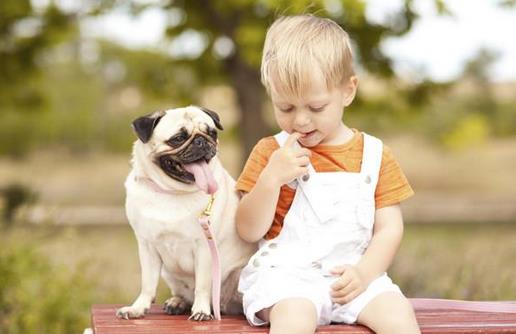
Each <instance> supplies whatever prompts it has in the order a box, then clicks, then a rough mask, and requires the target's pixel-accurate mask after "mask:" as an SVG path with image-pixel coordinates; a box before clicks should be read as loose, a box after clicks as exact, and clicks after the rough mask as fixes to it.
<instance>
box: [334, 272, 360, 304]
mask: <svg viewBox="0 0 516 334" xmlns="http://www.w3.org/2000/svg"><path fill="white" fill-rule="evenodd" d="M331 273H332V274H333V275H336V276H340V277H339V278H338V279H337V280H336V281H335V282H334V283H333V284H332V285H331V288H332V291H331V292H330V296H331V300H332V301H333V302H334V303H338V304H347V303H349V302H350V301H352V300H353V299H355V297H357V296H358V295H359V294H361V293H362V292H364V291H365V289H366V287H367V285H366V282H365V280H364V279H363V278H362V276H361V274H360V272H359V271H358V269H357V268H356V267H354V266H350V265H344V266H337V267H335V268H333V269H332V270H331Z"/></svg>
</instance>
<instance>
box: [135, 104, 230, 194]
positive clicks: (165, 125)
mask: <svg viewBox="0 0 516 334" xmlns="http://www.w3.org/2000/svg"><path fill="white" fill-rule="evenodd" d="M133 129H134V131H135V132H136V135H137V136H138V139H139V140H140V141H141V142H142V143H143V144H144V145H145V146H146V148H147V149H146V151H147V152H148V158H149V159H151V160H152V161H153V162H154V164H155V165H156V166H157V167H158V168H160V169H161V170H162V171H163V173H165V174H166V175H167V176H168V177H170V178H172V179H174V180H175V181H178V182H180V183H183V184H194V183H195V184H196V185H197V186H198V187H199V188H200V189H201V190H204V191H205V192H206V193H210V194H211V193H214V192H215V191H216V190H217V184H216V182H215V180H214V177H213V175H212V172H211V170H210V168H209V167H208V164H209V162H210V161H211V159H212V158H213V157H214V156H215V155H216V154H217V142H218V141H217V130H222V129H223V128H222V125H221V124H220V119H219V116H218V115H217V113H215V112H214V111H211V110H208V109H206V108H202V107H196V106H189V107H186V108H177V109H169V110H166V111H157V112H154V113H152V114H149V115H146V116H142V117H139V118H137V119H136V120H135V121H134V122H133Z"/></svg>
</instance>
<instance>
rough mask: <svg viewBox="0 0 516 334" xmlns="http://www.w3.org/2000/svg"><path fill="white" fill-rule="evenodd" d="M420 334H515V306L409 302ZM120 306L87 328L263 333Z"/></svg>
mask: <svg viewBox="0 0 516 334" xmlns="http://www.w3.org/2000/svg"><path fill="white" fill-rule="evenodd" d="M410 301H411V302H412V304H413V305H414V308H415V310H416V316H417V320H418V322H419V326H420V327H421V331H422V333H497V334H498V333H516V302H465V301H455V300H443V299H417V298H416V299H411V300H410ZM118 307H121V305H94V306H93V307H92V312H91V327H92V330H93V333H95V334H121V333H124V334H142V333H152V334H165V333H166V334H170V333H186V334H187V333H197V332H208V333H267V332H268V328H264V327H251V326H249V325H248V324H247V321H246V320H245V319H244V317H243V316H242V317H239V316H223V317H222V321H216V320H213V321H208V322H194V321H189V320H187V318H188V317H187V316H171V315H167V314H165V313H164V312H163V310H162V309H161V306H160V305H153V306H152V308H151V310H150V312H149V314H147V315H146V316H145V317H144V318H141V319H133V320H124V319H117V318H116V316H115V311H116V309H117V308H118ZM317 333H356V334H359V333H360V334H363V333H372V332H371V331H370V330H369V329H367V328H365V327H363V326H349V325H330V326H323V327H320V328H319V329H318V330H317Z"/></svg>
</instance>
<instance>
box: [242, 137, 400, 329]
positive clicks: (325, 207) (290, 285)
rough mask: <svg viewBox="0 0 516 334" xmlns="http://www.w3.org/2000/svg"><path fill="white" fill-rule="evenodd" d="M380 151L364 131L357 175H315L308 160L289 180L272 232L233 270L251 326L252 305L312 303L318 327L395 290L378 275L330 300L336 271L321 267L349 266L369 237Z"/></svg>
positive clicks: (352, 315)
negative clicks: (349, 294)
mask: <svg viewBox="0 0 516 334" xmlns="http://www.w3.org/2000/svg"><path fill="white" fill-rule="evenodd" d="M287 138H288V134H287V133H286V132H281V133H279V134H277V135H276V136H275V139H276V141H278V143H279V145H280V146H283V145H284V143H285V141H286V139H287ZM382 149H383V148H382V142H381V141H380V140H379V139H377V138H375V137H372V136H369V135H367V134H365V133H364V149H363V157H362V166H361V171H360V172H359V173H349V172H325V173H316V172H315V171H314V169H313V167H312V166H311V165H310V166H309V170H310V178H309V179H308V180H307V181H303V180H302V178H298V179H297V182H296V183H297V185H298V186H297V190H296V194H295V196H294V200H293V202H292V206H291V207H290V209H289V211H288V213H287V215H286V216H285V219H284V221H283V228H282V229H281V232H280V234H279V235H278V236H277V237H276V238H274V239H271V240H265V239H264V240H261V241H260V248H259V250H258V252H256V254H254V255H253V256H252V257H251V259H250V260H249V263H248V264H247V266H246V267H245V268H244V269H243V270H242V274H241V276H240V282H239V287H238V289H239V291H240V292H241V293H242V294H243V306H244V313H245V314H246V317H247V319H248V321H249V322H250V323H251V324H253V325H263V324H265V322H264V321H263V320H262V319H260V318H258V317H257V316H256V313H257V312H258V311H260V310H262V309H264V308H268V307H271V306H272V305H274V304H276V303H277V302H278V301H280V300H283V299H286V298H294V297H304V298H308V299H309V300H311V301H312V302H313V303H314V304H315V306H316V309H317V314H318V325H325V324H329V323H330V322H344V323H348V324H351V323H354V322H356V320H357V317H358V314H359V313H360V312H361V311H362V309H363V308H364V307H365V306H366V305H367V304H368V303H369V302H370V301H371V300H372V299H373V298H374V297H376V296H377V295H379V294H380V293H382V292H385V291H398V292H400V290H399V288H398V286H397V285H395V284H393V283H392V281H391V279H390V278H389V277H388V276H387V275H386V274H385V273H384V274H383V275H382V276H380V277H379V278H377V279H376V280H374V281H373V282H371V284H370V285H369V286H368V287H367V289H366V290H365V291H364V292H363V293H362V294H360V295H359V296H357V297H356V298H355V299H353V300H352V301H351V302H350V303H347V304H344V305H341V304H337V303H333V302H332V301H331V297H330V290H331V288H330V285H331V284H332V283H333V282H334V281H335V280H336V279H337V278H338V277H337V276H332V275H331V274H330V273H329V271H330V270H331V269H332V268H333V267H335V266H338V265H343V264H350V265H356V264H357V263H358V261H359V260H360V258H361V257H362V254H363V253H364V252H365V250H366V248H367V247H368V245H369V241H370V240H371V236H372V230H373V224H374V214H375V197H374V194H375V189H376V183H377V181H378V174H379V171H380V165H381V160H382ZM400 293H401V292H400Z"/></svg>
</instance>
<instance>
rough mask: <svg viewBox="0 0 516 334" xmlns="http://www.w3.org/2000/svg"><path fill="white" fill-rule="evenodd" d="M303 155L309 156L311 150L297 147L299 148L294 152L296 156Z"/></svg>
mask: <svg viewBox="0 0 516 334" xmlns="http://www.w3.org/2000/svg"><path fill="white" fill-rule="evenodd" d="M303 156H307V157H311V156H312V151H310V150H309V149H307V148H304V147H301V148H299V150H298V151H297V152H296V157H303Z"/></svg>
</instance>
